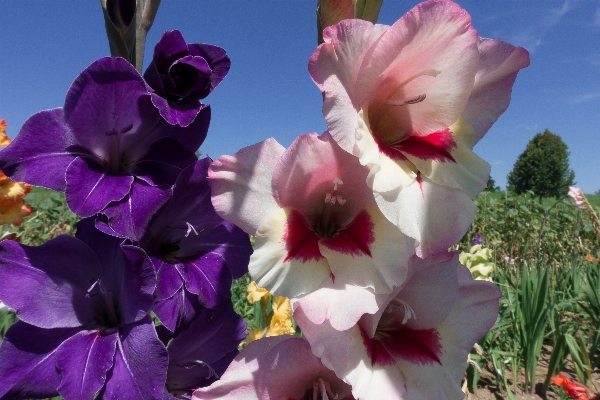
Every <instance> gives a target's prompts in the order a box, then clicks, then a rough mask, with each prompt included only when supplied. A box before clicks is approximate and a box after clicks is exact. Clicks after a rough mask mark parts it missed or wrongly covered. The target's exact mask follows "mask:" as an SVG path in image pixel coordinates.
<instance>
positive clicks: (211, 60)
mask: <svg viewBox="0 0 600 400" xmlns="http://www.w3.org/2000/svg"><path fill="white" fill-rule="evenodd" d="M188 50H189V53H190V55H192V56H201V57H202V58H204V59H205V60H206V61H207V62H208V65H210V68H211V69H212V75H211V77H210V86H207V87H206V88H205V89H204V90H203V91H197V92H194V93H192V95H191V96H190V97H193V98H195V99H203V98H205V97H206V96H208V95H209V94H210V92H212V91H213V90H214V89H215V88H216V87H217V86H218V85H219V83H221V81H222V80H223V79H224V78H225V76H227V73H228V72H229V68H230V67H231V61H230V60H229V57H228V56H227V53H226V52H225V50H224V49H222V48H221V47H218V46H213V45H211V44H200V43H196V44H189V45H188Z"/></svg>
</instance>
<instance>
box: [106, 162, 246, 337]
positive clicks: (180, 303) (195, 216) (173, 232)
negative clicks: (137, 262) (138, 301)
mask: <svg viewBox="0 0 600 400" xmlns="http://www.w3.org/2000/svg"><path fill="white" fill-rule="evenodd" d="M210 163H211V160H210V159H209V158H208V157H206V158H204V159H201V160H199V161H197V162H196V163H195V164H193V165H190V166H189V167H187V168H186V169H185V170H183V172H182V173H181V174H180V175H179V177H178V178H177V182H176V183H175V185H174V187H173V196H172V197H171V199H170V200H169V202H168V203H167V204H166V205H165V206H164V207H163V208H162V209H160V210H159V211H158V212H157V213H156V214H155V217H154V219H153V220H152V222H151V223H150V224H149V225H146V220H145V219H143V218H139V219H130V220H127V221H128V222H126V223H125V224H124V223H123V220H122V219H119V218H113V216H112V215H107V218H99V219H98V221H97V222H96V226H97V227H98V228H99V229H100V230H102V231H104V232H107V233H110V234H113V235H121V236H123V237H126V238H128V239H130V240H132V241H134V242H137V243H139V244H140V246H141V247H142V248H143V249H144V250H146V252H147V253H148V255H150V258H151V259H152V262H153V263H154V265H155V268H156V273H157V276H158V281H157V286H156V292H155V293H154V296H155V301H156V304H155V305H154V308H153V311H154V312H155V313H156V315H157V317H158V318H159V319H160V320H161V322H162V323H163V324H164V325H165V326H166V327H167V328H168V329H170V330H171V331H174V330H175V329H178V327H181V326H185V325H187V324H188V323H189V322H190V321H191V320H192V319H193V318H194V317H195V316H196V315H197V313H198V312H199V311H200V310H202V309H203V307H209V308H213V307H215V306H217V304H218V303H219V302H220V301H221V300H225V299H229V298H230V296H231V283H232V279H237V278H239V277H241V276H242V275H244V274H245V273H246V272H248V261H249V259H250V254H251V253H252V246H251V245H250V239H249V237H248V235H247V234H246V233H244V232H243V231H242V230H241V229H239V228H238V227H236V226H235V225H233V224H231V223H229V222H227V221H225V220H223V219H222V218H221V217H219V216H218V215H217V213H216V212H215V210H214V208H213V206H212V203H211V198H210V185H209V183H208V179H207V171H208V167H209V166H210ZM123 233H125V235H123Z"/></svg>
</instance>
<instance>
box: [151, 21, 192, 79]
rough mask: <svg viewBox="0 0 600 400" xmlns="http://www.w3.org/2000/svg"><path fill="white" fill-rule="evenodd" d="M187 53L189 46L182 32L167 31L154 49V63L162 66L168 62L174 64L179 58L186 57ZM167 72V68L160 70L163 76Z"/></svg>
mask: <svg viewBox="0 0 600 400" xmlns="http://www.w3.org/2000/svg"><path fill="white" fill-rule="evenodd" d="M187 52H188V50H187V45H186V43H185V39H184V38H183V35H182V34H181V32H180V31H178V30H177V29H175V30H172V31H165V33H163V35H162V36H161V38H160V40H159V41H158V43H156V46H155V47H154V58H153V60H152V62H153V63H155V64H156V65H159V66H162V65H163V64H164V63H166V62H173V61H175V60H177V59H178V58H181V57H185V56H186V55H187ZM166 71H167V69H166V67H165V69H160V70H159V72H160V73H161V74H164V73H166Z"/></svg>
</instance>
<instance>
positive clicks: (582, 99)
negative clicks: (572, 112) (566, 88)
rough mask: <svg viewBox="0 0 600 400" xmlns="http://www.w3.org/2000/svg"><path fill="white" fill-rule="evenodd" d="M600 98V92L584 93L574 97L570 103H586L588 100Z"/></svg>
mask: <svg viewBox="0 0 600 400" xmlns="http://www.w3.org/2000/svg"><path fill="white" fill-rule="evenodd" d="M596 99H600V92H592V93H583V94H580V95H579V96H575V97H572V98H571V99H570V100H569V103H570V104H580V103H585V102H586V101H591V100H596Z"/></svg>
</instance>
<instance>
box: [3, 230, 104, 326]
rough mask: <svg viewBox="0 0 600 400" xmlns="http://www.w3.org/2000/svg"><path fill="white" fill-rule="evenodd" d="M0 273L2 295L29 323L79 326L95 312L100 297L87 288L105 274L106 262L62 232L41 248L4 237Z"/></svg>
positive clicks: (92, 316) (90, 319) (93, 316)
mask: <svg viewBox="0 0 600 400" xmlns="http://www.w3.org/2000/svg"><path fill="white" fill-rule="evenodd" d="M0 275H1V276H2V279H0V300H2V301H3V302H4V303H6V305H8V306H9V307H10V308H12V309H14V310H15V311H16V313H17V316H18V317H19V318H20V319H21V320H23V321H25V322H27V323H29V324H32V325H35V326H39V327H42V328H66V327H79V326H81V325H84V324H86V323H88V322H90V321H92V320H93V319H94V318H95V316H96V313H97V311H96V307H97V306H98V304H97V301H96V300H95V299H93V298H90V297H89V296H87V291H88V289H89V287H90V286H91V285H92V283H93V282H94V281H95V280H97V279H100V278H102V267H101V265H100V262H99V260H98V257H97V256H96V254H94V252H93V251H92V249H90V248H89V247H88V246H87V245H86V244H85V243H83V242H82V241H80V240H78V239H76V238H74V237H71V236H66V235H63V236H59V237H57V238H55V239H53V240H50V241H48V242H46V243H44V244H43V245H41V246H39V247H30V246H25V245H21V244H19V243H16V242H13V241H10V240H5V241H3V242H0Z"/></svg>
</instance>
